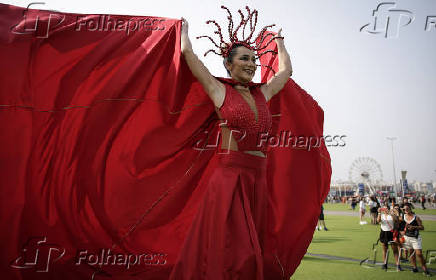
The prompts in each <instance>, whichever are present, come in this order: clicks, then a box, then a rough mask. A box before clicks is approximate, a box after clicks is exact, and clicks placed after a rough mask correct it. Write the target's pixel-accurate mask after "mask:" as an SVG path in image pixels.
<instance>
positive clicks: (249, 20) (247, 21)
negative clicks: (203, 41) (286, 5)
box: [196, 6, 284, 70]
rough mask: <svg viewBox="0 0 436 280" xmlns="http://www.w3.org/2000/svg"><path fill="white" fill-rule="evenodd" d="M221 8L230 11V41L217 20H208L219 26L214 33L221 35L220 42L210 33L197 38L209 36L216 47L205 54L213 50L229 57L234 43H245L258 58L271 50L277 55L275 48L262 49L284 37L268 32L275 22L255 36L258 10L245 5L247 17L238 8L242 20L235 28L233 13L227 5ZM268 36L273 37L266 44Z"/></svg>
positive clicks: (208, 22)
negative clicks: (240, 32)
mask: <svg viewBox="0 0 436 280" xmlns="http://www.w3.org/2000/svg"><path fill="white" fill-rule="evenodd" d="M221 8H222V9H224V10H226V11H227V13H228V16H227V19H228V20H229V24H228V33H229V42H225V41H224V39H223V33H222V30H221V26H220V25H219V24H218V23H217V22H216V21H215V20H208V21H206V24H211V23H213V24H215V26H216V27H217V30H216V31H215V32H214V33H215V34H218V35H219V39H220V43H219V44H218V43H217V42H216V41H215V40H214V39H213V38H212V37H210V36H208V35H202V36H198V37H196V38H197V39H200V38H208V39H209V40H210V41H211V42H212V43H213V44H214V46H215V47H216V49H209V50H208V51H207V52H205V53H204V56H206V55H207V54H208V53H210V52H213V53H215V54H217V55H220V56H222V57H228V56H229V53H230V51H231V50H232V48H233V46H234V45H243V46H244V47H246V48H248V49H250V50H252V51H254V52H255V53H256V58H260V57H261V56H262V55H264V54H266V53H270V52H271V53H273V54H274V55H277V52H275V51H273V50H266V51H263V52H262V50H264V49H266V48H267V47H268V45H269V44H270V43H271V42H272V41H273V40H274V39H278V38H281V39H283V38H284V37H282V36H274V35H273V33H270V32H267V29H268V28H271V27H273V26H275V24H271V25H267V26H265V27H263V28H262V29H261V30H260V32H259V33H258V35H257V36H256V37H254V38H253V34H254V31H255V29H256V24H257V15H258V11H257V10H255V9H254V10H252V11H251V10H250V8H249V7H248V6H245V9H246V10H247V12H248V15H247V17H246V16H245V15H244V14H243V13H242V11H241V10H238V13H239V15H240V16H241V22H240V23H239V25H238V26H237V27H236V28H235V29H233V27H234V25H233V17H232V13H231V12H230V10H229V9H228V8H227V7H225V6H221ZM247 25H248V27H249V29H250V32H249V35H248V36H247V37H245V29H246V26H247ZM240 30H242V39H239V38H238V36H237V35H238V31H240ZM268 37H271V38H270V39H269V40H268V41H267V43H266V44H264V42H265V40H266V39H267V38H268ZM258 39H260V40H258ZM256 42H258V43H256ZM257 66H264V67H268V68H270V69H271V67H270V66H267V65H257ZM271 70H272V69H271Z"/></svg>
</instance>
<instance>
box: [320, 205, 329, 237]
mask: <svg viewBox="0 0 436 280" xmlns="http://www.w3.org/2000/svg"><path fill="white" fill-rule="evenodd" d="M317 228H318V230H322V229H324V230H325V231H327V230H328V229H327V228H326V226H325V222H324V207H323V206H322V205H321V213H320V214H319V218H318V226H317Z"/></svg>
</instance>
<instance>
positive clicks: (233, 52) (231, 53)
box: [223, 44, 244, 77]
mask: <svg viewBox="0 0 436 280" xmlns="http://www.w3.org/2000/svg"><path fill="white" fill-rule="evenodd" d="M239 47H244V45H243V44H234V45H233V46H232V48H231V49H230V51H229V55H228V56H227V57H225V58H224V59H223V65H224V68H225V69H226V71H227V75H229V77H230V76H231V75H230V71H229V70H227V68H226V61H227V62H229V63H232V62H233V57H234V56H235V55H236V52H237V51H238V48H239Z"/></svg>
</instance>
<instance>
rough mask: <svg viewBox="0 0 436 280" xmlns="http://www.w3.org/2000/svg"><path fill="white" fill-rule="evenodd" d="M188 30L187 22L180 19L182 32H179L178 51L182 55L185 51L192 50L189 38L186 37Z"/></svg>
mask: <svg viewBox="0 0 436 280" xmlns="http://www.w3.org/2000/svg"><path fill="white" fill-rule="evenodd" d="M188 29H189V24H188V21H187V20H186V19H185V18H183V17H182V31H181V38H180V49H181V51H182V53H183V52H185V51H187V50H192V44H191V40H189V36H188Z"/></svg>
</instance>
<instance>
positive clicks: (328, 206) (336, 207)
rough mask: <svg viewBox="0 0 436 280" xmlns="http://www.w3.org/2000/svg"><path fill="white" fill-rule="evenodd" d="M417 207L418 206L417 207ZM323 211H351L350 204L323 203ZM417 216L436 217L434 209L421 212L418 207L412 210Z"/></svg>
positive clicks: (367, 208) (357, 209)
mask: <svg viewBox="0 0 436 280" xmlns="http://www.w3.org/2000/svg"><path fill="white" fill-rule="evenodd" d="M417 206H418V205H417ZM324 210H332V211H350V212H351V211H352V210H351V206H350V204H346V203H325V204H324ZM366 210H367V213H369V207H366ZM354 211H356V212H358V211H359V205H357V206H356V210H354ZM413 211H414V212H415V213H416V214H417V215H422V214H425V215H436V209H426V210H422V209H421V206H420V205H419V206H418V207H417V208H415V209H414V210H413Z"/></svg>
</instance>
